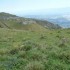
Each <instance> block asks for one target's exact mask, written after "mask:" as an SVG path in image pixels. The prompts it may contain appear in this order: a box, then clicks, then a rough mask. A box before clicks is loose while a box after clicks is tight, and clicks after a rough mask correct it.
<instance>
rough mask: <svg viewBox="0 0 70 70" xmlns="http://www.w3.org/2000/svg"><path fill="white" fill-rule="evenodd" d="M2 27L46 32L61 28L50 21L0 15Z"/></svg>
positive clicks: (5, 14)
mask: <svg viewBox="0 0 70 70" xmlns="http://www.w3.org/2000/svg"><path fill="white" fill-rule="evenodd" d="M0 27H1V28H9V29H25V30H45V29H46V28H48V29H57V28H61V27H60V26H58V25H56V24H52V23H50V22H48V21H43V20H37V19H30V18H23V17H18V16H16V15H12V14H8V13H4V12H2V13H0Z"/></svg>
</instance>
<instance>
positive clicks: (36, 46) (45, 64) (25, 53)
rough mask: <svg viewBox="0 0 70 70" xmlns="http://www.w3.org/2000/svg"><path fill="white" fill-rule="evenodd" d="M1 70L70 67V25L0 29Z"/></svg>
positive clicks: (63, 68) (48, 69) (61, 69)
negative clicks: (68, 26)
mask: <svg viewBox="0 0 70 70" xmlns="http://www.w3.org/2000/svg"><path fill="white" fill-rule="evenodd" d="M0 70H70V29H64V30H48V29H47V30H46V31H38V30H36V31H26V30H11V29H5V28H1V29H0Z"/></svg>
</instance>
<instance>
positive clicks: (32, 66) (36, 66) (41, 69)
mask: <svg viewBox="0 0 70 70" xmlns="http://www.w3.org/2000/svg"><path fill="white" fill-rule="evenodd" d="M25 70H45V66H44V65H43V64H42V63H41V62H38V61H34V62H30V63H29V64H27V65H26V66H25Z"/></svg>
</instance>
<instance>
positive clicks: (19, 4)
mask: <svg viewBox="0 0 70 70" xmlns="http://www.w3.org/2000/svg"><path fill="white" fill-rule="evenodd" d="M67 7H70V0H0V12H8V13H14V14H16V13H21V12H23V14H27V13H29V12H35V11H36V12H37V11H40V10H42V11H43V10H44V11H45V10H47V11H48V10H50V9H52V8H57V9H58V8H67Z"/></svg>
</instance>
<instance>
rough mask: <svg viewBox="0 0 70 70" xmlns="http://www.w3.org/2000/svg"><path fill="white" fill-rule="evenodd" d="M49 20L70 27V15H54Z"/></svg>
mask: <svg viewBox="0 0 70 70" xmlns="http://www.w3.org/2000/svg"><path fill="white" fill-rule="evenodd" d="M46 20H48V21H49V22H52V23H55V24H58V25H60V26H61V27H64V28H70V17H69V16H68V17H67V16H66V17H65V16H62V17H52V18H47V19H46Z"/></svg>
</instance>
